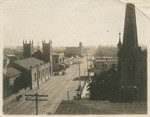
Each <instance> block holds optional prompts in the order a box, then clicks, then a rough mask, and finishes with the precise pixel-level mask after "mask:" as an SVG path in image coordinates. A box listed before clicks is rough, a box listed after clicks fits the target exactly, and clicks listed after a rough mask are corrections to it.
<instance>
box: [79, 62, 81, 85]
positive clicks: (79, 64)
mask: <svg viewBox="0 0 150 117" xmlns="http://www.w3.org/2000/svg"><path fill="white" fill-rule="evenodd" d="M80 86H81V78H80V62H79V87H80Z"/></svg>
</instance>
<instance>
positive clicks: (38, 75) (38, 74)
mask: <svg viewBox="0 0 150 117" xmlns="http://www.w3.org/2000/svg"><path fill="white" fill-rule="evenodd" d="M39 77H40V73H39V67H38V65H37V90H39V89H40V87H39Z"/></svg>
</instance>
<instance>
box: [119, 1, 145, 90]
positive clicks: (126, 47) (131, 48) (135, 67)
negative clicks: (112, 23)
mask: <svg viewBox="0 0 150 117" xmlns="http://www.w3.org/2000/svg"><path fill="white" fill-rule="evenodd" d="M120 35H121V33H119V43H118V45H117V46H118V71H119V78H120V84H121V85H122V87H130V86H136V87H137V88H138V89H141V90H143V91H145V93H146V84H147V53H146V51H142V50H141V47H139V45H138V36H137V27H136V13H135V5H134V4H132V3H127V4H126V14H125V23H124V34H123V43H121V37H120Z"/></svg>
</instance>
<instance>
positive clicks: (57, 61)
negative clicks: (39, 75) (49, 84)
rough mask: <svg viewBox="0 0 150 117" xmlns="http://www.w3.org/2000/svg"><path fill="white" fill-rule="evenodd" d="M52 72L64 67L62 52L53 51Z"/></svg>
mask: <svg viewBox="0 0 150 117" xmlns="http://www.w3.org/2000/svg"><path fill="white" fill-rule="evenodd" d="M52 60H53V72H59V71H61V70H62V69H63V68H64V67H65V64H64V53H53V59H52Z"/></svg>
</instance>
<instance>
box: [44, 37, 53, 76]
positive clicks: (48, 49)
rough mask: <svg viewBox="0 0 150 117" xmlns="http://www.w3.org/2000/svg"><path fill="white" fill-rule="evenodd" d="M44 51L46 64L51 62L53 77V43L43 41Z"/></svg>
mask: <svg viewBox="0 0 150 117" xmlns="http://www.w3.org/2000/svg"><path fill="white" fill-rule="evenodd" d="M42 50H43V57H44V61H45V62H50V66H51V68H50V73H51V75H52V41H51V40H49V42H48V43H47V42H45V40H42Z"/></svg>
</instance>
